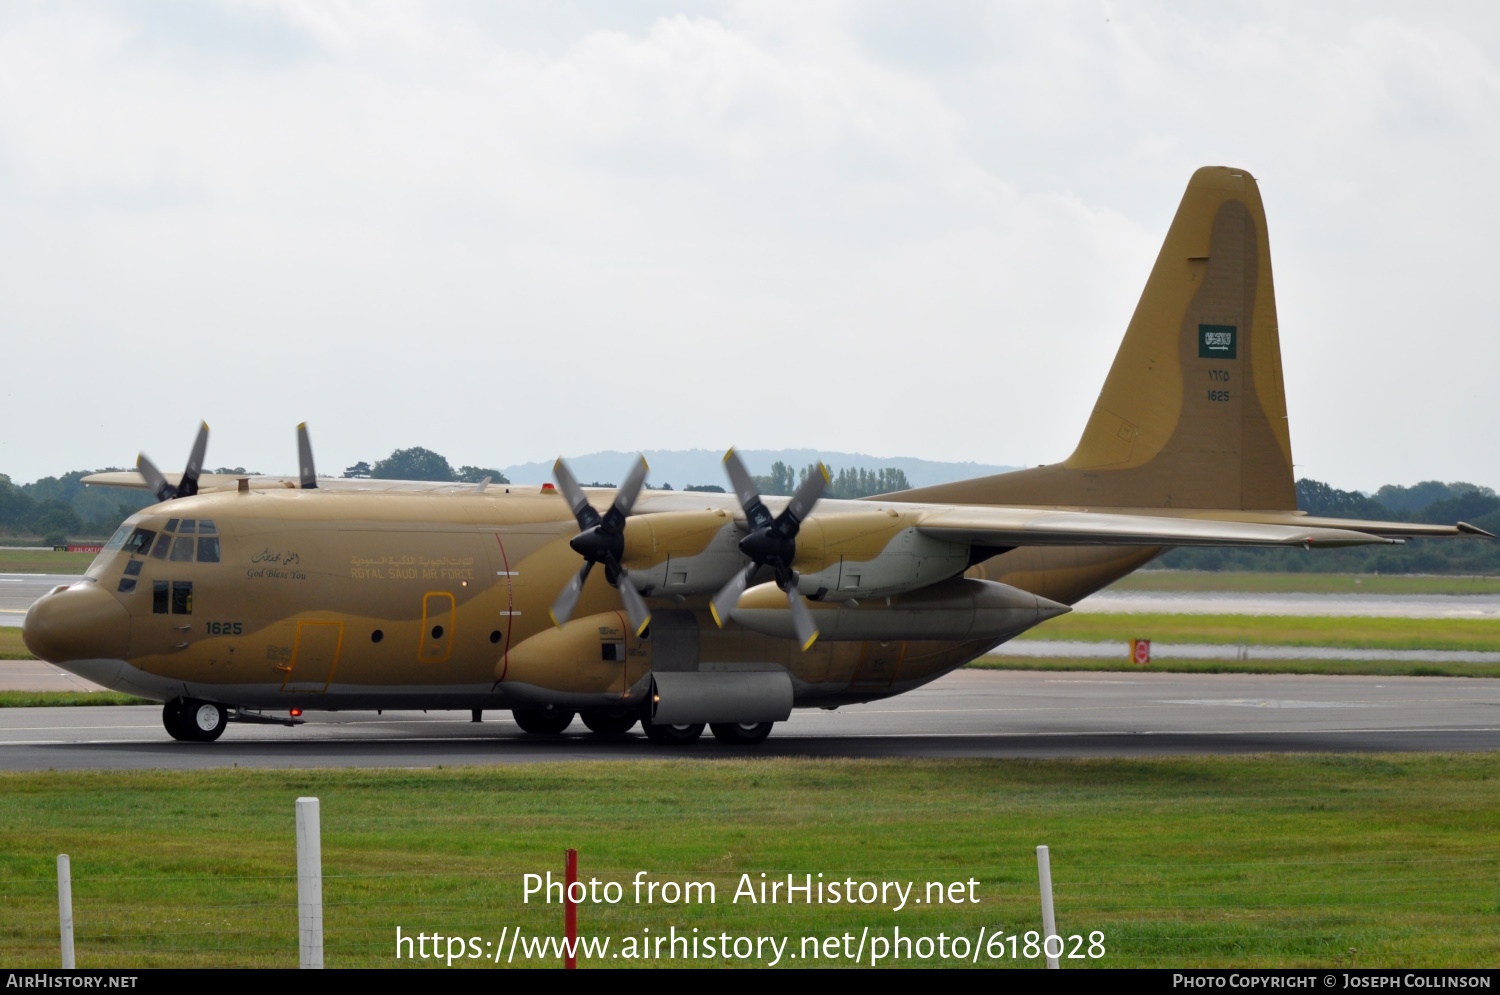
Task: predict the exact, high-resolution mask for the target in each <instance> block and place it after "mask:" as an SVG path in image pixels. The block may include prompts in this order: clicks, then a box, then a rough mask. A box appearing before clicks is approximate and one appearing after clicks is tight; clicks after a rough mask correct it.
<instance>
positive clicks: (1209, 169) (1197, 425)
mask: <svg viewBox="0 0 1500 995" xmlns="http://www.w3.org/2000/svg"><path fill="white" fill-rule="evenodd" d="M902 497H903V498H907V499H909V500H913V501H923V500H933V501H949V502H955V503H973V504H1043V505H1085V506H1094V507H1116V508H1127V507H1128V508H1168V507H1175V508H1234V509H1246V510H1249V509H1256V510H1291V509H1295V508H1296V507H1297V500H1296V491H1295V486H1294V483H1293V478H1292V443H1291V435H1290V432H1289V429H1288V426H1287V418H1286V395H1285V391H1284V389H1283V386H1282V375H1281V343H1280V340H1279V339H1278V337H1277V332H1276V297H1275V293H1274V291H1273V289H1272V286H1271V251H1270V244H1269V242H1268V240H1267V235H1266V215H1265V210H1264V208H1263V207H1262V206H1261V202H1260V191H1259V189H1258V188H1257V186H1256V183H1255V178H1254V177H1252V176H1251V175H1250V174H1249V173H1247V172H1245V171H1244V170H1242V169H1230V168H1228V167H1224V166H1206V167H1204V168H1203V169H1200V170H1198V171H1197V172H1196V173H1194V174H1193V178H1192V180H1190V181H1189V182H1188V187H1187V192H1186V193H1185V194H1184V195H1183V198H1182V203H1181V204H1180V205H1179V206H1178V208H1177V216H1176V217H1175V218H1173V219H1172V227H1171V228H1170V229H1169V230H1168V231H1167V238H1166V241H1165V242H1164V243H1162V248H1161V253H1160V254H1159V255H1158V256H1157V257H1156V265H1155V266H1154V267H1153V268H1152V270H1151V278H1150V279H1149V280H1148V281H1147V283H1146V289H1145V291H1144V292H1142V294H1141V300H1140V303H1139V304H1137V305H1136V309H1135V315H1134V316H1133V317H1132V318H1131V320H1130V326H1129V328H1128V329H1126V332H1125V340H1124V341H1123V342H1122V343H1121V344H1120V351H1119V352H1118V353H1116V354H1115V362H1114V365H1113V366H1112V367H1111V368H1110V371H1109V377H1108V379H1106V380H1105V382H1104V389H1103V390H1101V391H1100V392H1099V400H1098V402H1097V403H1096V404H1095V405H1094V412H1093V414H1092V415H1091V416H1090V417H1089V421H1088V425H1087V427H1086V428H1085V429H1084V431H1083V438H1082V439H1080V440H1079V442H1078V447H1077V448H1076V449H1075V450H1074V451H1073V455H1071V456H1069V457H1068V459H1067V460H1066V461H1065V462H1063V463H1061V464H1057V465H1054V466H1047V467H1037V468H1035V469H1030V470H1021V471H1018V472H1015V473H1007V474H1001V475H999V476H995V477H984V478H980V479H978V480H969V481H963V482H960V483H955V484H944V485H939V486H937V487H927V488H922V489H921V490H918V491H911V492H907V493H905V494H903V495H902Z"/></svg>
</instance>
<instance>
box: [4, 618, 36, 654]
mask: <svg viewBox="0 0 1500 995" xmlns="http://www.w3.org/2000/svg"><path fill="white" fill-rule="evenodd" d="M35 659H36V657H34V656H32V655H31V650H29V649H27V648H26V644H25V643H24V642H23V641H22V640H21V627H20V626H14V625H4V626H0V660H35Z"/></svg>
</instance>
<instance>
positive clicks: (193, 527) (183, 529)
mask: <svg viewBox="0 0 1500 995" xmlns="http://www.w3.org/2000/svg"><path fill="white" fill-rule="evenodd" d="M196 531H198V520H197V519H196V518H184V519H183V520H182V524H181V525H179V526H177V534H178V535H180V536H181V535H189V536H190V535H192V534H193V533H194V532H196Z"/></svg>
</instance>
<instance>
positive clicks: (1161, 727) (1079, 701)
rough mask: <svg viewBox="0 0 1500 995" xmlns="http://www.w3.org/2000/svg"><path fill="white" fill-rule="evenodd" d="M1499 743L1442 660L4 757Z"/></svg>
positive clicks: (359, 719)
mask: <svg viewBox="0 0 1500 995" xmlns="http://www.w3.org/2000/svg"><path fill="white" fill-rule="evenodd" d="M1405 750H1416V751H1433V750H1455V751H1476V750H1479V751H1488V750H1500V682H1497V681H1490V680H1477V679H1467V678H1442V677H1387V678H1373V677H1371V678H1367V677H1322V676H1302V675H1280V674H1265V675H1262V674H1202V675H1200V674H1149V673H1147V674H1129V675H1119V676H1116V675H1113V674H1110V675H1104V674H1097V673H1055V672H1054V673H1046V672H1026V671H982V670H961V671H958V672H957V673H954V674H951V675H949V676H948V677H945V678H943V679H942V680H939V681H936V682H934V683H933V684H932V685H929V686H928V687H926V688H922V689H919V690H917V691H914V692H911V693H909V694H906V695H902V696H900V697H897V698H892V699H889V700H887V701H883V702H875V703H871V704H867V705H857V706H852V707H845V708H842V709H839V710H838V711H836V712H825V711H817V710H813V711H800V710H799V711H797V712H794V713H793V715H792V718H791V720H790V721H788V722H786V723H783V724H781V725H778V726H777V728H776V731H775V732H774V733H773V734H772V736H771V738H770V739H769V740H767V741H766V742H765V743H764V744H762V745H761V746H759V747H752V748H748V749H746V748H727V747H722V746H719V745H718V744H717V743H716V742H715V741H714V740H713V739H712V738H711V737H710V736H708V735H705V736H704V738H703V739H702V740H701V741H700V742H699V743H697V744H695V745H693V746H691V747H687V748H677V749H673V748H662V747H657V746H654V745H652V744H650V743H648V742H646V740H645V739H644V738H643V737H642V736H640V735H639V733H638V732H637V733H633V734H632V735H631V736H629V737H627V738H626V739H625V740H623V741H600V740H597V739H596V738H595V737H593V736H591V735H589V734H588V733H587V731H586V730H585V729H584V727H583V724H582V723H581V722H575V723H574V725H573V727H572V728H571V729H570V730H569V731H568V732H567V733H565V734H564V735H562V736H558V737H552V738H538V737H533V736H528V735H525V734H524V733H521V732H520V731H519V730H518V729H517V728H516V726H515V725H514V723H512V722H511V721H510V719H509V713H506V712H491V713H487V714H486V717H485V721H484V722H483V723H481V724H478V725H476V724H474V723H472V722H470V721H469V715H468V713H467V712H446V713H440V712H434V713H431V714H427V715H424V714H422V713H420V712H418V713H412V712H401V713H394V712H390V713H386V714H385V715H377V714H375V713H373V712H344V713H333V714H318V713H311V714H310V715H309V721H308V722H307V724H306V725H303V726H299V727H297V728H292V729H288V728H283V727H278V726H261V725H238V724H236V725H231V726H230V727H229V730H228V731H227V732H225V734H224V736H223V738H222V739H221V740H219V742H217V743H208V744H198V743H177V742H174V741H172V740H171V739H169V738H168V737H167V735H166V733H165V732H164V731H163V729H162V726H161V711H160V709H159V708H156V707H137V708H130V707H101V706H90V707H77V708H4V709H0V769H5V770H45V769H50V768H55V769H58V770H68V769H90V768H93V769H97V768H105V769H154V768H165V769H188V768H212V767H229V766H231V765H238V766H240V767H266V768H288V767H292V768H307V767H432V766H436V765H438V764H443V765H453V764H494V763H536V762H546V761H560V760H640V759H652V758H702V759H706V760H711V759H718V758H725V757H777V756H814V757H829V758H848V757H901V758H938V757H984V758H1002V757H1038V758H1041V757H1105V756H1159V755H1170V754H1237V753H1261V752H1273V753H1276V752H1317V753H1322V752H1366V751H1405Z"/></svg>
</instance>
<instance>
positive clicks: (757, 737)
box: [709, 722, 776, 746]
mask: <svg viewBox="0 0 1500 995" xmlns="http://www.w3.org/2000/svg"><path fill="white" fill-rule="evenodd" d="M775 724H776V723H774V722H715V723H713V724H711V725H710V726H709V728H710V729H712V730H713V732H714V739H717V740H718V741H719V742H721V743H723V744H724V745H725V746H754V745H755V744H756V743H764V742H765V741H766V737H767V736H769V735H771V727H772V726H774V725H775Z"/></svg>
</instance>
